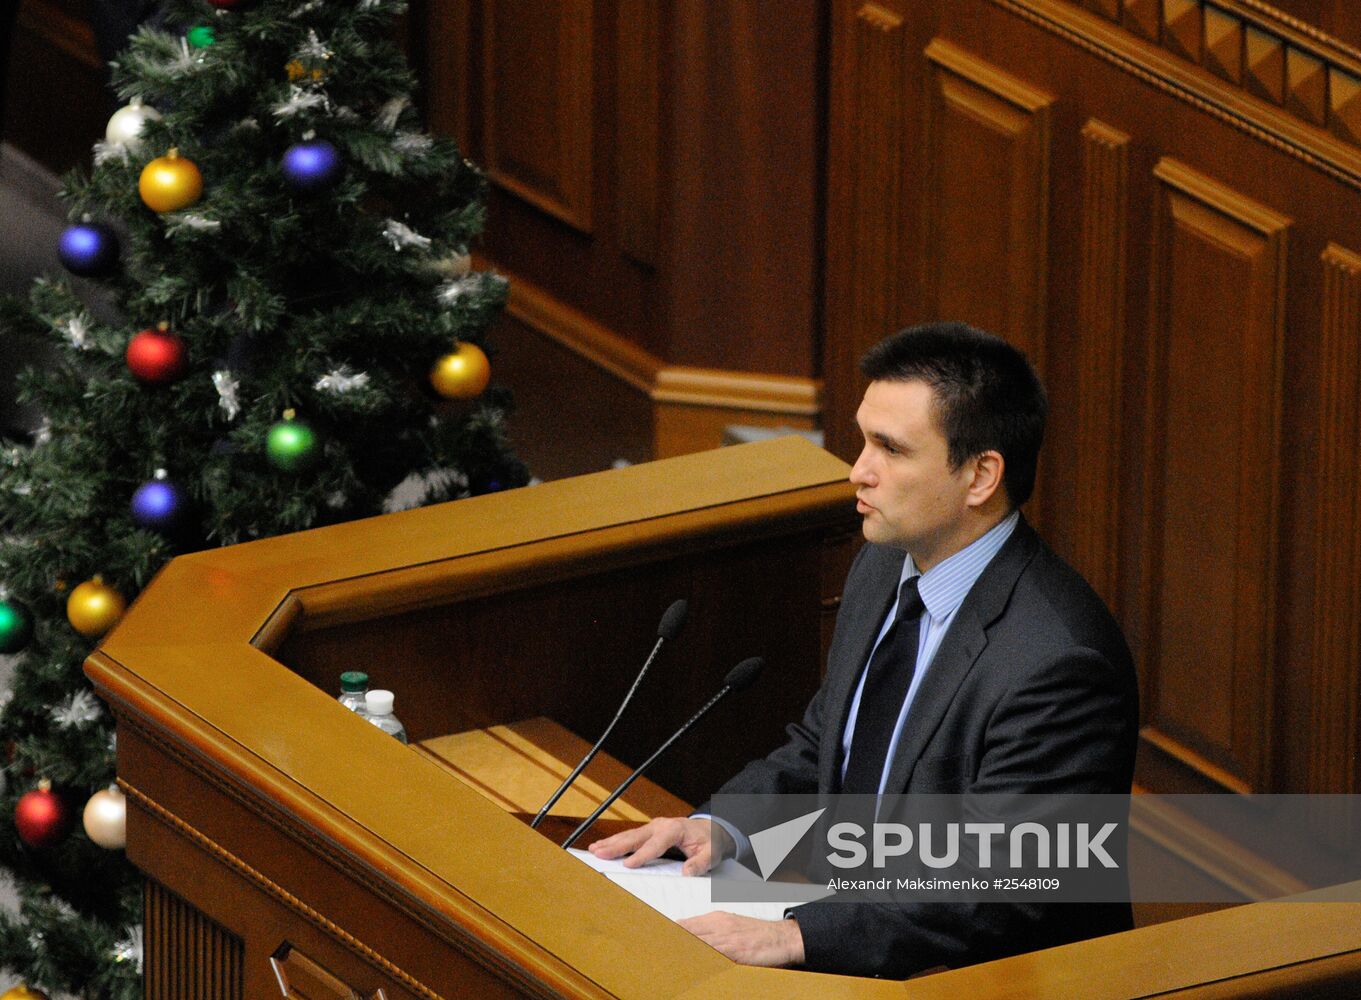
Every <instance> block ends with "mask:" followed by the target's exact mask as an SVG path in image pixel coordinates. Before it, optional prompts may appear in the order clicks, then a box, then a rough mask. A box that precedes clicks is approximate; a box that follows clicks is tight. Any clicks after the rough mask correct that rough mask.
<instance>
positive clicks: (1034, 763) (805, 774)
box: [591, 323, 1138, 977]
mask: <svg viewBox="0 0 1361 1000" xmlns="http://www.w3.org/2000/svg"><path fill="white" fill-rule="evenodd" d="M861 370H862V371H863V373H864V374H865V375H866V376H867V377H868V378H869V379H870V384H869V387H868V389H867V390H866V392H865V397H864V400H863V402H862V403H861V405H860V409H859V410H858V412H857V414H856V420H857V422H858V424H859V425H860V430H861V433H862V435H863V437H864V440H865V444H864V448H863V450H862V451H861V454H860V457H859V459H858V460H857V461H856V463H855V467H854V468H853V469H852V470H851V482H852V483H854V484H855V485H856V487H857V494H856V495H857V501H858V502H857V510H858V511H859V513H860V514H861V515H862V516H863V518H864V524H863V530H864V534H865V538H866V540H867V541H868V542H869V543H870V544H868V545H866V546H865V547H864V548H863V549H862V550H861V551H860V554H859V555H858V556H857V558H856V560H855V563H854V564H853V566H852V567H851V572H850V574H849V576H848V577H847V580H846V585H845V588H844V591H843V597H842V606H841V610H840V612H839V614H838V617H837V626H836V633H835V635H834V637H833V640H832V647H831V651H830V653H829V656H828V664H827V675H826V680H825V682H824V683H823V686H822V687H821V689H820V690H819V691H818V692H817V694H816V695H815V696H814V698H813V700H812V702H811V703H810V704H809V706H808V710H807V711H806V713H805V714H804V717H803V720H802V721H801V722H799V723H796V724H794V725H791V726H790V727H789V730H788V736H789V739H788V741H787V742H786V743H785V744H784V745H783V746H781V747H780V748H778V749H777V750H775V751H774V752H772V753H771V754H770V755H769V756H767V757H765V758H763V759H761V760H757V761H753V762H752V763H751V764H749V765H747V767H746V768H744V769H743V770H742V771H741V773H739V774H738V775H737V776H736V777H734V778H733V779H732V780H731V781H729V782H728V783H727V784H725V785H724V786H723V787H722V788H721V789H720V790H719V791H720V792H721V793H725V794H758V793H764V794H770V793H824V794H825V793H834V792H846V793H862V794H878V795H885V794H897V793H903V792H908V793H915V792H920V793H956V794H962V793H965V792H968V793H977V794H987V793H1069V794H1073V793H1116V794H1123V793H1127V792H1128V791H1129V787H1130V782H1131V780H1132V778H1133V769H1134V749H1135V741H1136V727H1137V704H1138V694H1137V687H1136V683H1135V677H1134V669H1133V665H1132V663H1131V660H1130V655H1129V651H1128V649H1127V648H1126V645H1125V642H1124V639H1123V637H1122V636H1121V634H1120V629H1119V627H1118V626H1117V625H1116V624H1115V622H1114V620H1113V619H1112V618H1111V616H1110V614H1109V612H1108V611H1107V610H1106V608H1105V606H1104V605H1103V604H1102V603H1101V600H1100V599H1099V598H1098V597H1097V596H1096V595H1095V594H1094V593H1093V592H1092V590H1091V588H1089V587H1088V586H1087V584H1086V583H1085V582H1084V581H1083V580H1082V578H1081V577H1080V576H1079V575H1078V574H1077V573H1076V572H1074V571H1073V570H1072V569H1071V568H1070V567H1068V566H1067V565H1066V564H1064V563H1063V561H1062V560H1060V559H1059V558H1058V556H1056V555H1055V554H1054V553H1053V552H1052V551H1050V549H1049V548H1048V547H1047V546H1045V544H1044V543H1043V542H1042V541H1041V540H1040V539H1039V537H1038V536H1037V535H1036V534H1035V532H1034V531H1033V530H1032V529H1031V528H1030V526H1029V525H1028V524H1027V523H1026V521H1025V519H1024V518H1023V517H1022V516H1021V515H1020V513H1019V507H1020V506H1021V504H1023V503H1024V502H1025V501H1026V500H1027V499H1028V498H1029V496H1030V494H1031V491H1032V489H1033V487H1034V481H1035V467H1036V462H1037V459H1038V455H1039V449H1040V443H1041V441H1042V439H1043V435H1044V420H1045V412H1046V404H1045V398H1044V390H1043V388H1042V387H1041V385H1040V382H1039V379H1038V377H1037V376H1036V375H1035V372H1034V369H1033V368H1031V366H1030V364H1029V362H1027V361H1026V359H1025V357H1024V356H1023V355H1022V354H1021V353H1020V352H1019V351H1017V350H1015V349H1014V348H1012V347H1011V346H1010V345H1008V344H1006V343H1005V342H1004V341H1002V340H1000V339H999V338H996V337H993V336H991V335H989V334H986V333H983V332H981V331H979V330H975V329H973V328H972V327H968V326H966V325H964V324H961V323H935V324H928V325H926V326H922V327H915V328H913V329H909V330H904V331H902V332H900V333H898V334H895V335H894V336H892V337H889V338H888V339H886V340H884V341H882V342H881V343H879V344H878V345H876V346H875V347H874V348H873V349H872V350H871V351H870V352H869V354H867V355H866V357H865V359H864V360H863V361H862V363H861ZM713 822H714V821H713V820H712V819H711V818H709V817H708V816H707V815H706V814H705V813H704V811H703V810H701V812H700V813H697V814H696V815H694V816H691V817H687V818H667V819H657V820H653V821H652V822H651V823H648V824H647V825H645V826H642V827H639V828H638V829H636V830H630V831H627V832H625V833H621V834H618V835H616V836H614V837H610V838H607V839H606V840H602V841H599V842H597V843H595V844H592V845H591V850H592V851H593V852H594V853H595V854H597V855H598V856H601V857H620V856H622V855H625V854H628V855H629V857H628V859H627V860H626V861H625V864H628V865H630V866H636V865H641V864H642V863H643V862H645V861H647V860H650V859H652V858H655V857H658V856H659V855H661V854H662V853H664V852H665V851H666V850H668V849H671V848H673V847H674V848H679V849H680V850H681V851H682V852H683V853H684V854H685V855H686V858H687V861H686V866H685V867H686V872H687V873H688V874H698V873H701V872H704V871H707V870H708V869H709V868H710V867H711V866H712V864H713V863H714V862H715V861H716V860H717V859H715V858H714V857H713V852H712V849H711V846H710V845H711V838H712V834H713V826H712V823H713ZM731 832H732V833H733V834H734V835H735V837H736V838H737V839H738V840H741V839H742V835H741V834H740V833H738V832H736V831H731ZM730 839H731V838H730ZM1129 913H1130V911H1129V906H1128V904H1123V905H1105V904H1103V905H1100V906H1075V905H1072V904H1069V905H1053V904H1051V905H1044V904H1027V903H1017V904H998V903H989V904H962V903H921V902H904V903H902V904H900V905H890V904H872V903H846V902H837V901H835V900H829V901H824V902H817V903H810V904H807V905H805V906H801V907H799V908H797V909H796V910H793V911H792V912H791V914H789V915H788V917H787V919H785V920H779V921H763V920H754V919H751V918H746V917H739V916H735V915H733V914H728V913H710V914H706V915H705V916H702V917H697V918H695V919H693V920H688V921H685V922H684V926H686V927H687V928H688V929H690V930H691V931H693V932H694V933H695V934H697V935H699V936H700V937H701V938H703V939H704V940H705V941H707V942H709V943H710V944H712V945H713V946H714V947H715V948H717V949H718V950H719V951H722V952H723V953H724V954H726V955H728V956H729V957H731V958H733V959H734V960H736V961H740V962H745V963H748V964H754V965H800V966H803V967H805V968H809V969H815V970H818V971H826V972H842V973H850V974H857V975H885V976H898V977H902V976H907V975H910V974H911V973H912V972H915V971H919V970H921V969H925V968H931V967H935V966H939V965H948V966H958V965H966V964H969V963H972V962H977V961H984V960H987V959H991V958H996V957H1000V956H1002V955H1007V954H1014V953H1017V952H1020V951H1026V950H1031V949H1034V948H1041V947H1048V946H1051V945H1056V944H1062V943H1066V942H1068V941H1072V940H1077V939H1079V938H1083V937H1091V936H1095V935H1098V934H1103V933H1110V932H1113V931H1118V930H1123V929H1126V928H1128V926H1129V925H1130V916H1129Z"/></svg>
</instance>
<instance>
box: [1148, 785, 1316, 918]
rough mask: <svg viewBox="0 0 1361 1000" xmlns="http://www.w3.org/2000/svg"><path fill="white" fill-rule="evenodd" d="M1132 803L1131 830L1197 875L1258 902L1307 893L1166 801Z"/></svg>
mask: <svg viewBox="0 0 1361 1000" xmlns="http://www.w3.org/2000/svg"><path fill="white" fill-rule="evenodd" d="M1135 791H1136V794H1134V795H1132V796H1131V797H1130V808H1129V829H1130V833H1131V834H1138V835H1139V836H1141V837H1145V838H1147V839H1148V840H1150V841H1152V842H1153V843H1155V844H1157V845H1158V846H1159V847H1161V848H1163V850H1165V851H1167V852H1168V853H1169V854H1172V855H1173V856H1175V857H1177V858H1180V859H1181V860H1183V861H1185V862H1186V863H1187V864H1188V865H1190V866H1191V867H1192V868H1194V869H1195V870H1196V871H1198V872H1202V873H1204V874H1205V875H1206V876H1208V877H1209V878H1212V879H1214V880H1215V881H1216V882H1218V883H1220V884H1221V885H1223V886H1225V887H1226V888H1228V889H1230V890H1232V891H1233V892H1236V893H1238V894H1239V895H1241V896H1242V897H1243V898H1244V899H1245V900H1248V901H1251V902H1258V901H1263V900H1270V899H1280V898H1281V897H1282V896H1292V895H1295V894H1297V893H1301V892H1306V891H1308V890H1309V888H1310V887H1309V885H1307V884H1306V883H1304V882H1301V881H1300V880H1299V879H1297V878H1295V876H1293V875H1291V874H1290V873H1289V872H1287V871H1285V870H1284V869H1283V868H1280V867H1279V866H1277V865H1275V864H1272V863H1271V862H1269V861H1267V860H1265V859H1264V858H1262V857H1261V856H1260V855H1258V854H1256V853H1255V852H1253V851H1251V850H1249V849H1248V848H1246V847H1244V846H1243V845H1242V844H1239V843H1237V842H1236V841H1233V840H1230V839H1229V838H1228V837H1225V836H1224V835H1223V833H1221V832H1219V831H1218V830H1212V829H1210V828H1208V827H1206V826H1205V825H1204V824H1203V823H1201V822H1200V821H1198V820H1196V819H1195V818H1194V817H1192V816H1190V815H1188V814H1187V813H1185V812H1184V811H1182V810H1180V809H1178V808H1177V807H1176V806H1175V805H1174V804H1173V803H1172V802H1171V801H1169V800H1168V799H1167V798H1166V797H1159V796H1156V795H1155V796H1149V795H1141V794H1137V793H1138V792H1139V789H1137V788H1136V789H1135Z"/></svg>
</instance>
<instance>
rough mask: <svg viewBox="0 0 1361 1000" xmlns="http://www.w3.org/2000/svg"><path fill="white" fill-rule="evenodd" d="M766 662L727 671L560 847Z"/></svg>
mask: <svg viewBox="0 0 1361 1000" xmlns="http://www.w3.org/2000/svg"><path fill="white" fill-rule="evenodd" d="M765 665H766V661H765V660H763V659H761V658H760V657H759V656H753V657H751V658H750V659H746V660H743V661H742V662H741V663H739V664H738V665H737V666H735V667H733V668H732V669H731V670H730V671H728V676H727V677H725V678H723V686H722V687H721V688H719V689H718V694H716V695H714V696H713V697H712V698H710V699H709V700H708V701H707V702H705V704H704V707H703V708H701V709H700V710H699V711H698V712H696V713H695V714H694V715H692V716H690V719H689V721H687V722H686V723H685V725H683V726H681V727H680V728H679V729H677V730H676V731H675V733H673V734H672V736H671V738H670V739H669V740H667V741H666V742H665V743H663V744H662V745H661V746H660V747H658V748H657V752H656V753H654V754H653V755H652V756H651V757H649V758H648V759H647V760H645V761H643V763H642V765H641V766H640V767H639V768H638V769H637V770H636V771H634V772H633V773H632V774H630V775H629V776H628V777H627V778H625V779H624V782H623V784H621V785H620V786H619V787H618V788H616V789H615V790H614V791H612V792H610V795H609V798H607V799H606V800H605V801H604V802H602V803H600V805H599V806H597V807H596V810H595V812H593V813H591V815H589V816H587V817H586V818H585V819H584V820H582V821H581V825H580V826H579V827H577V828H576V829H575V830H573V831H572V835H571V836H570V837H568V838H567V839H566V840H564V841H563V842H562V846H563V847H564V848H567V847H571V846H572V845H573V844H575V843H576V842H577V838H578V837H580V836H581V835H582V834H583V833H585V832H586V831H587V830H588V829H589V828H590V826H591V824H592V823H594V822H595V821H596V820H598V819H599V818H600V816H601V814H602V813H604V811H605V810H606V809H608V808H609V807H610V806H612V805H614V802H615V800H616V799H617V798H619V796H621V795H623V794H624V793H625V792H626V791H628V787H629V785H631V784H633V783H634V781H636V780H637V779H638V778H640V777H641V776H642V774H643V772H644V771H646V770H647V769H648V768H649V767H651V766H652V762H653V761H655V760H656V759H657V758H658V757H660V756H661V755H662V754H663V753H665V752H666V751H667V748H669V747H670V746H671V744H672V743H675V742H676V741H677V740H678V739H680V738H681V737H682V736H684V735H685V734H686V733H688V732H689V731H690V730H691V729H692V728H693V727H694V725H695V723H696V722H698V721H699V720H700V719H702V718H703V717H704V715H705V713H707V712H708V711H709V709H711V708H713V707H714V706H715V705H717V704H718V703H719V702H720V701H722V700H723V699H724V698H726V697H727V696H728V695H730V694H731V693H732V692H734V691H741V690H743V689H744V688H747V687H750V686H751V682H752V681H754V680H756V675H757V674H759V673H760V672H761V668H762V667H764V666H765Z"/></svg>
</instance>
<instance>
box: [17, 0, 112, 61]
mask: <svg viewBox="0 0 1361 1000" xmlns="http://www.w3.org/2000/svg"><path fill="white" fill-rule="evenodd" d="M18 21H19V25H20V26H21V27H22V28H24V29H25V30H26V31H29V32H31V33H32V34H33V35H35V36H36V37H38V38H40V39H42V40H43V41H44V42H46V43H47V44H48V45H50V46H52V47H53V48H54V49H57V50H58V51H60V52H65V53H66V54H67V55H68V56H70V57H71V58H72V59H75V60H76V61H77V62H80V63H83V64H84V65H86V66H88V67H89V68H90V69H94V70H98V71H99V72H101V73H102V72H103V71H104V60H102V59H101V58H99V49H98V47H97V46H96V45H95V33H94V30H93V29H92V28H91V27H90V24H89V22H88V21H87V20H85V19H84V18H80V17H73V16H71V15H70V14H68V13H67V12H66V11H65V10H63V9H62V8H61V7H60V6H59V5H57V4H55V3H52V2H51V0H23V2H22V3H20V4H19V16H18Z"/></svg>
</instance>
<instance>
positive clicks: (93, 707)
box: [51, 690, 104, 729]
mask: <svg viewBox="0 0 1361 1000" xmlns="http://www.w3.org/2000/svg"><path fill="white" fill-rule="evenodd" d="M103 714H104V711H103V709H101V708H100V707H99V702H98V701H96V700H95V696H94V695H93V694H91V693H90V692H89V691H86V690H80V691H77V692H76V693H75V694H73V695H71V697H69V698H67V699H66V700H65V701H64V702H62V703H61V704H59V705H54V706H53V707H52V711H51V715H52V721H53V722H55V723H56V724H57V725H58V726H60V727H62V728H63V729H69V728H71V727H72V726H83V725H85V724H86V723H88V722H96V721H98V720H99V718H100V716H102V715H103Z"/></svg>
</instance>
